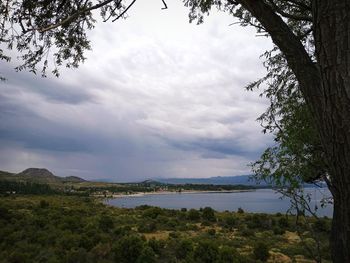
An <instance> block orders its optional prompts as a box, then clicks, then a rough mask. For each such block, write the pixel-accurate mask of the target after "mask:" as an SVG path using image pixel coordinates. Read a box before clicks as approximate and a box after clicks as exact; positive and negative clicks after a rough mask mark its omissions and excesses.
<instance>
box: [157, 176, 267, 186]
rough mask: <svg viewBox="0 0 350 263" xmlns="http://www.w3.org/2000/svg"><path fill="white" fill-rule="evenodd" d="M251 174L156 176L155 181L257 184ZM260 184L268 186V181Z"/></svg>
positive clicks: (164, 182) (167, 182)
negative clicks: (204, 176) (203, 176)
mask: <svg viewBox="0 0 350 263" xmlns="http://www.w3.org/2000/svg"><path fill="white" fill-rule="evenodd" d="M249 178H250V175H238V176H216V177H209V178H154V179H153V180H154V181H157V182H160V183H163V184H213V185H231V184H240V185H249V186H256V185H257V183H256V182H255V181H253V180H250V179H249ZM259 185H260V186H266V183H261V184H259Z"/></svg>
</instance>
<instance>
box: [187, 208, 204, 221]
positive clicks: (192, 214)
mask: <svg viewBox="0 0 350 263" xmlns="http://www.w3.org/2000/svg"><path fill="white" fill-rule="evenodd" d="M200 216H201V215H200V213H199V211H198V210H196V209H190V211H188V214H187V218H188V219H189V220H192V221H195V220H199V218H200Z"/></svg>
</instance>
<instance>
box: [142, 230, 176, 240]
mask: <svg viewBox="0 0 350 263" xmlns="http://www.w3.org/2000/svg"><path fill="white" fill-rule="evenodd" d="M170 232H171V231H157V232H154V233H145V234H143V235H144V236H145V238H146V239H147V240H150V239H152V238H154V239H156V240H166V239H168V237H169V233H170Z"/></svg>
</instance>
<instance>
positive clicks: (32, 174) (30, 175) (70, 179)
mask: <svg viewBox="0 0 350 263" xmlns="http://www.w3.org/2000/svg"><path fill="white" fill-rule="evenodd" d="M0 180H11V181H18V182H33V183H41V184H50V185H60V184H63V183H78V182H85V180H84V179H82V178H80V177H77V176H67V177H60V176H56V175H54V174H53V173H51V172H50V171H49V170H47V169H45V168H28V169H25V170H24V171H22V172H20V173H9V172H5V171H0Z"/></svg>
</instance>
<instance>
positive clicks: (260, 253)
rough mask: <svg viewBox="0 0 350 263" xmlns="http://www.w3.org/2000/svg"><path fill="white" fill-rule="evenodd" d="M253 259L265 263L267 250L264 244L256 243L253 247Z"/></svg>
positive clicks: (267, 255) (267, 256)
mask: <svg viewBox="0 0 350 263" xmlns="http://www.w3.org/2000/svg"><path fill="white" fill-rule="evenodd" d="M253 253H254V257H255V259H258V260H261V261H263V262H265V261H267V259H268V258H269V249H268V247H267V245H266V243H264V242H258V243H256V244H255V245H254V250H253Z"/></svg>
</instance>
